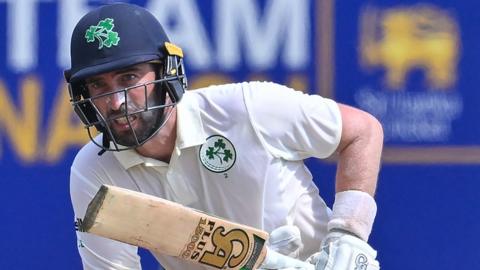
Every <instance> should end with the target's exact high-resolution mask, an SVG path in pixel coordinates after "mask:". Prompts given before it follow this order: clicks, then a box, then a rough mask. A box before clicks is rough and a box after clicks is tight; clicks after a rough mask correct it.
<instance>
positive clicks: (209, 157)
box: [199, 135, 237, 173]
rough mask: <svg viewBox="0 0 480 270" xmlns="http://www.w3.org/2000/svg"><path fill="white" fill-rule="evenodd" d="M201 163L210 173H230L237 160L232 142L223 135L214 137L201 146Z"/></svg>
mask: <svg viewBox="0 0 480 270" xmlns="http://www.w3.org/2000/svg"><path fill="white" fill-rule="evenodd" d="M199 156H200V161H201V162H202V164H203V166H205V168H207V169H208V170H209V171H212V172H215V173H222V172H226V171H228V170H229V169H230V168H231V167H232V166H233V164H234V163H235V159H236V158H237V154H236V152H235V147H234V146H233V144H232V142H230V141H229V140H228V139H227V138H225V137H223V136H221V135H212V136H210V137H208V138H207V140H206V142H205V143H204V144H202V146H200V153H199Z"/></svg>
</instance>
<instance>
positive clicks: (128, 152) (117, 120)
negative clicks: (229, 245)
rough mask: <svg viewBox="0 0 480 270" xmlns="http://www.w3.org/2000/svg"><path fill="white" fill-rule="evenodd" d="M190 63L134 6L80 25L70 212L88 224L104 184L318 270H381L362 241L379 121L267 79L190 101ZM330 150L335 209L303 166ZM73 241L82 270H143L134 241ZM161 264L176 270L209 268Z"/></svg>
mask: <svg viewBox="0 0 480 270" xmlns="http://www.w3.org/2000/svg"><path fill="white" fill-rule="evenodd" d="M182 57H183V53H182V51H181V49H180V48H179V47H178V46H175V45H174V44H173V43H171V41H170V40H169V39H168V37H167V36H166V34H165V33H164V31H163V29H162V26H161V25H160V24H159V22H158V21H157V20H156V19H155V17H154V16H153V15H152V14H151V13H150V12H148V11H147V10H145V9H144V8H141V7H138V6H136V5H131V4H111V5H106V6H101V7H99V8H96V9H94V10H92V11H91V12H89V13H87V14H86V15H85V16H84V17H82V18H81V20H80V21H79V22H78V24H77V25H76V27H75V29H74V31H73V34H72V40H71V68H70V69H69V70H67V71H65V78H66V81H67V82H68V85H69V93H70V97H71V103H72V105H73V108H74V110H75V112H76V114H77V115H78V116H79V117H80V119H81V120H82V122H83V123H84V124H85V126H86V127H87V129H88V131H89V134H90V136H91V138H92V140H91V142H90V143H88V144H86V145H85V146H84V147H83V148H82V149H81V150H80V151H79V152H78V154H77V156H76V158H75V160H74V162H73V164H72V166H71V177H70V192H71V199H72V204H73V208H74V211H75V216H76V217H77V218H78V219H81V218H82V217H83V216H84V215H85V211H86V209H87V206H88V203H89V202H90V201H91V200H92V198H93V197H94V196H95V194H96V192H97V191H98V189H99V188H100V187H101V186H102V185H103V184H106V185H111V186H118V187H122V188H126V189H130V190H134V191H139V192H142V193H145V194H150V195H154V196H156V197H161V198H164V199H167V200H169V201H173V202H177V203H180V204H182V205H185V206H188V207H191V208H195V209H198V210H200V211H203V212H205V213H208V214H212V215H215V216H218V217H222V218H225V219H228V220H231V221H234V222H237V223H240V224H245V225H249V226H251V227H255V228H258V229H262V230H264V231H267V232H269V233H271V236H270V240H269V245H270V249H271V250H275V251H277V252H279V253H282V254H285V255H288V256H291V257H294V258H297V259H300V260H304V261H307V262H309V263H311V264H313V265H315V268H316V269H317V270H322V269H335V270H347V269H348V270H359V269H379V265H378V262H377V261H376V251H375V250H374V249H373V248H372V247H370V246H369V244H368V243H367V241H368V238H369V235H370V233H371V230H372V226H373V223H374V218H375V215H376V203H375V200H374V198H373V195H374V193H375V189H376V184H377V177H378V172H379V166H380V156H381V151H382V145H383V132H382V128H381V125H380V124H379V122H378V121H377V120H376V119H375V118H374V117H372V116H371V115H370V114H368V113H366V112H363V111H361V110H358V109H356V108H353V107H350V106H347V105H344V104H339V103H337V102H335V101H333V100H331V99H327V98H323V97H321V96H318V95H308V94H304V93H301V92H299V91H294V90H293V89H290V88H287V87H285V86H282V85H279V84H275V83H269V82H243V83H236V84H226V85H216V86H210V87H207V88H203V89H197V90H195V91H187V92H185V90H186V87H187V80H186V75H185V70H184V66H183V60H182ZM94 129H96V131H98V132H99V135H98V136H96V137H94V136H93V134H94ZM334 153H337V154H338V165H337V173H336V179H335V181H336V195H335V202H334V204H333V208H332V209H329V208H328V207H327V206H326V204H325V202H324V201H323V199H322V198H321V197H320V195H319V190H318V188H317V187H316V185H315V183H314V181H312V175H311V174H310V172H309V171H308V169H307V168H306V166H305V164H304V162H303V160H304V159H306V158H310V157H315V158H319V159H323V158H327V157H329V156H331V155H332V154H334ZM77 238H78V249H79V253H80V256H81V258H82V262H83V266H84V269H140V268H141V265H140V258H139V256H138V255H137V247H136V246H132V245H129V244H125V243H122V242H117V241H115V240H111V239H107V238H103V237H100V236H96V235H93V234H89V233H85V232H80V231H78V232H77ZM153 255H154V256H155V257H156V258H157V259H158V261H159V262H160V263H161V264H162V265H163V266H164V267H166V268H167V269H207V268H208V267H206V266H202V265H199V264H195V265H194V264H191V263H189V262H187V261H184V260H181V259H180V258H177V257H171V256H168V255H165V254H160V253H155V252H154V254H153ZM268 267H269V269H272V268H280V266H278V267H276V266H275V265H273V266H272V265H268Z"/></svg>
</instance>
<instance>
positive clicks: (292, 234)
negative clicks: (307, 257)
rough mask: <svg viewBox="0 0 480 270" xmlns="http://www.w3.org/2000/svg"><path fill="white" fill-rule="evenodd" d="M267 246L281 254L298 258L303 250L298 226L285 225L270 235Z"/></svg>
mask: <svg viewBox="0 0 480 270" xmlns="http://www.w3.org/2000/svg"><path fill="white" fill-rule="evenodd" d="M267 246H268V247H269V248H270V250H274V251H276V252H278V253H280V254H283V255H286V256H289V257H292V258H298V255H299V253H300V250H301V249H302V248H303V244H302V237H301V235H300V230H299V229H298V227H297V226H293V225H284V226H281V227H278V228H276V229H275V230H273V231H272V232H271V233H270V238H269V239H268V242H267Z"/></svg>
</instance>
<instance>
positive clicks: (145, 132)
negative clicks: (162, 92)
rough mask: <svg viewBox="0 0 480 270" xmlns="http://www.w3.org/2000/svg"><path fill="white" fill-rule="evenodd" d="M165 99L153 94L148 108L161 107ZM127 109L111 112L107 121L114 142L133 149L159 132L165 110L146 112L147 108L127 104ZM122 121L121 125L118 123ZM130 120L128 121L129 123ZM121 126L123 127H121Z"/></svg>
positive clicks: (148, 100)
mask: <svg viewBox="0 0 480 270" xmlns="http://www.w3.org/2000/svg"><path fill="white" fill-rule="evenodd" d="M162 100H164V99H162V98H160V97H158V95H156V94H155V93H152V95H151V96H150V97H148V99H147V104H148V108H152V107H156V106H160V105H162V104H163V101H162ZM126 110H127V112H125V107H122V109H121V110H118V111H110V112H109V113H108V115H107V116H108V118H107V119H109V120H108V121H107V123H108V127H109V130H110V131H111V133H112V135H113V138H112V140H113V141H114V142H116V143H117V144H120V145H122V146H127V147H132V146H139V145H142V144H143V143H144V142H145V141H146V140H148V139H149V138H150V137H151V136H152V135H153V134H155V132H156V131H157V130H158V128H159V127H160V125H161V124H162V122H163V119H164V115H163V114H164V108H163V107H160V108H153V109H148V110H145V107H144V106H143V105H142V106H139V105H136V104H134V103H133V102H130V101H129V102H127V104H126ZM119 119H121V123H122V124H121V125H120V124H119V123H118V121H119ZM127 119H128V121H127ZM120 126H121V127H120Z"/></svg>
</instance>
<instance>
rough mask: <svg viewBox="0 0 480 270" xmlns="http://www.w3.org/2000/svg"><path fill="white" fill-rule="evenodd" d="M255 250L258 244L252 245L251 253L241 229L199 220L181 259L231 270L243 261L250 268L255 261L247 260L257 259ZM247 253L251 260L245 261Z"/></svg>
mask: <svg viewBox="0 0 480 270" xmlns="http://www.w3.org/2000/svg"><path fill="white" fill-rule="evenodd" d="M256 247H257V245H254V248H253V250H252V251H251V250H250V238H249V236H248V234H247V232H245V231H244V230H241V229H232V230H228V229H226V228H225V227H224V226H219V225H217V224H216V222H215V221H212V220H208V219H207V218H201V219H200V220H199V222H198V224H197V227H196V229H195V231H194V233H193V234H192V236H191V237H190V242H189V243H188V244H187V245H186V247H185V248H184V249H183V251H182V254H181V257H182V258H183V259H186V260H193V261H197V262H199V263H203V264H206V265H209V266H212V267H216V268H225V267H227V268H234V267H238V266H240V265H241V264H242V262H243V263H244V265H247V264H249V265H253V264H254V262H253V263H250V261H251V260H256V259H257V257H258V255H257V253H259V252H260V250H261V248H259V249H258V248H256ZM257 250H258V252H257ZM249 254H251V256H250V258H251V259H249V260H247V261H246V262H245V259H246V258H247V256H248V255H249ZM242 269H251V268H248V267H247V268H245V267H244V268H242Z"/></svg>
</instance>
